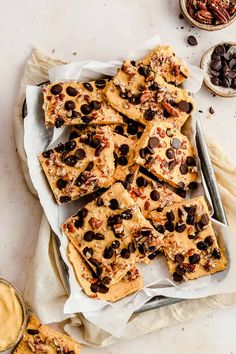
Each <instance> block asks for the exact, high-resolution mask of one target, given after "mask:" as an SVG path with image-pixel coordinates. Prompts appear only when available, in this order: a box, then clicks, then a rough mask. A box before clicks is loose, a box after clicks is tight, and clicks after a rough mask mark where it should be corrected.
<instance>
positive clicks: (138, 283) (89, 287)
mask: <svg viewBox="0 0 236 354" xmlns="http://www.w3.org/2000/svg"><path fill="white" fill-rule="evenodd" d="M68 258H69V260H70V262H71V264H72V265H73V268H74V271H75V274H76V277H77V279H78V282H79V284H80V286H81V287H82V289H83V290H84V292H85V293H86V294H87V295H88V296H89V297H92V298H93V299H99V300H105V301H110V302H115V301H117V300H120V299H122V298H123V297H125V296H128V295H129V294H132V293H134V292H136V291H138V290H140V289H141V288H142V286H143V281H142V278H141V276H140V274H139V271H138V269H137V268H136V267H134V268H133V269H130V270H129V271H128V273H127V274H126V275H125V276H124V278H123V279H121V281H119V282H118V283H117V284H114V285H110V278H109V277H104V278H103V279H102V280H99V279H98V278H97V277H96V275H95V274H94V272H93V271H92V269H91V268H90V267H89V266H88V264H87V263H86V262H85V260H84V259H83V258H82V257H81V255H80V253H79V252H78V251H77V250H76V248H75V247H74V245H73V244H72V243H71V242H69V246H68Z"/></svg>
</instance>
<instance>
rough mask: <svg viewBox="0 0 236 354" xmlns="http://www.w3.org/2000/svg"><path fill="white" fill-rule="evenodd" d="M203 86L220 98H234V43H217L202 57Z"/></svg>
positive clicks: (235, 61) (235, 62) (235, 47)
mask: <svg viewBox="0 0 236 354" xmlns="http://www.w3.org/2000/svg"><path fill="white" fill-rule="evenodd" d="M200 66H201V68H202V69H203V70H204V71H205V77H204V84H205V85H206V87H207V88H208V89H209V90H210V91H211V92H213V93H214V94H216V95H218V96H221V97H236V42H224V43H219V44H217V45H215V46H213V47H211V48H210V49H208V50H207V51H206V52H205V53H204V54H203V56H202V59H201V63H200Z"/></svg>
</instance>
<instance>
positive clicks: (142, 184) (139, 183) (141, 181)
mask: <svg viewBox="0 0 236 354" xmlns="http://www.w3.org/2000/svg"><path fill="white" fill-rule="evenodd" d="M136 184H137V186H138V187H139V188H142V187H146V185H147V184H148V181H147V180H146V178H144V177H142V176H140V177H138V178H137V179H136Z"/></svg>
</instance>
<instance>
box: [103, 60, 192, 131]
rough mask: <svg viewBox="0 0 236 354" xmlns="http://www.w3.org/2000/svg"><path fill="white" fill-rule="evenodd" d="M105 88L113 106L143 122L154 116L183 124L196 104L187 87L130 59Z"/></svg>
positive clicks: (154, 118) (175, 123)
mask: <svg viewBox="0 0 236 354" xmlns="http://www.w3.org/2000/svg"><path fill="white" fill-rule="evenodd" d="M141 68H142V67H141ZM104 92H105V94H106V96H107V100H108V101H109V103H110V104H111V106H112V107H113V108H115V109H116V110H117V111H119V112H121V113H122V114H125V115H126V116H127V117H129V118H131V119H134V120H136V121H138V122H139V123H141V124H144V125H146V124H147V123H148V122H149V121H151V120H153V121H159V122H160V121H168V122H171V123H173V124H174V125H175V126H176V127H181V126H182V125H183V124H184V122H185V121H186V120H187V118H188V117H189V116H190V114H191V113H192V111H193V108H194V101H193V99H192V97H191V96H190V95H189V94H188V92H187V91H186V90H184V89H182V88H178V87H176V86H174V85H171V84H168V83H167V82H166V81H165V80H164V79H163V78H162V77H161V76H160V75H158V74H156V73H154V72H153V71H151V72H149V71H147V72H146V70H144V72H143V71H141V70H140V68H138V66H136V63H134V62H130V61H125V62H124V63H123V66H122V68H120V69H118V71H117V74H116V75H115V76H114V78H113V80H111V81H109V82H108V84H107V86H106V89H105V90H104Z"/></svg>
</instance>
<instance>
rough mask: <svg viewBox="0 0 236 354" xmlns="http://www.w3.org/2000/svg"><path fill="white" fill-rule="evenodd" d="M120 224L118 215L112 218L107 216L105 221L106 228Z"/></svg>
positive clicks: (120, 220)
mask: <svg viewBox="0 0 236 354" xmlns="http://www.w3.org/2000/svg"><path fill="white" fill-rule="evenodd" d="M121 223H122V219H121V216H120V215H119V214H118V215H113V216H109V217H108V219H107V224H108V226H114V225H116V224H121Z"/></svg>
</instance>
